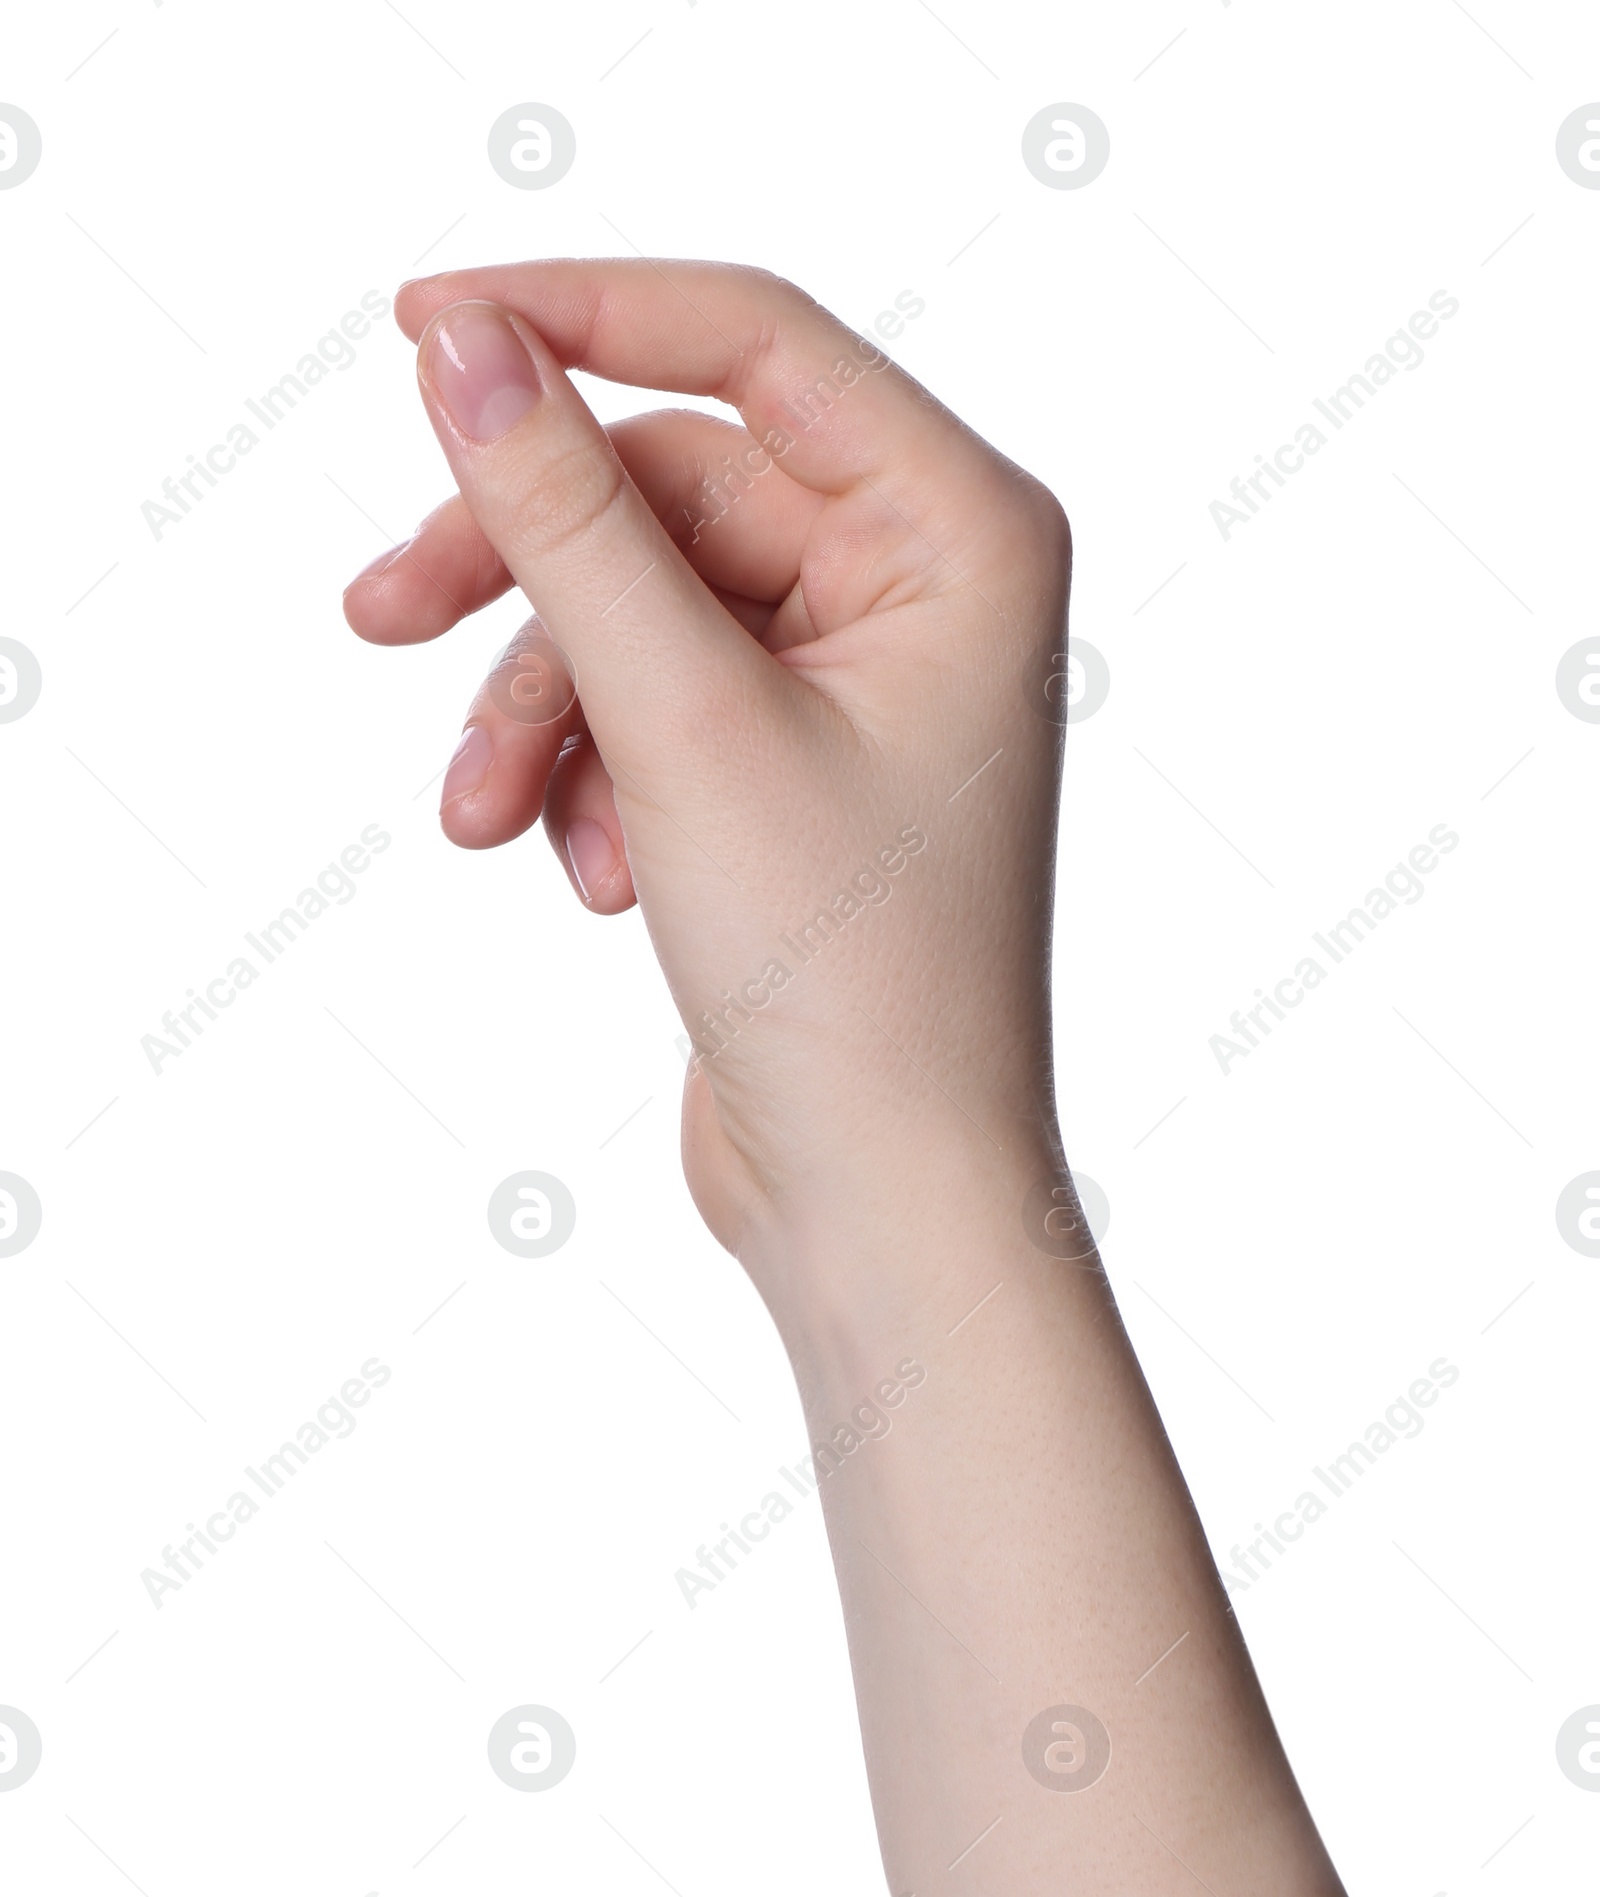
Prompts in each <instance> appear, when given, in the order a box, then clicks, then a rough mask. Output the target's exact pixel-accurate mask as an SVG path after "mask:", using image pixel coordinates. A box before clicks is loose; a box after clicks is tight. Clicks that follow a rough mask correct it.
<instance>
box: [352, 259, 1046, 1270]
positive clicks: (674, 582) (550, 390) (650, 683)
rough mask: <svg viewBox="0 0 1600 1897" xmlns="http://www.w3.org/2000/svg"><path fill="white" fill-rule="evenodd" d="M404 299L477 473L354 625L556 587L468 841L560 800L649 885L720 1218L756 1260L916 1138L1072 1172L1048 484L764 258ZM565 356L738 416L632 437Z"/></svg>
mask: <svg viewBox="0 0 1600 1897" xmlns="http://www.w3.org/2000/svg"><path fill="white" fill-rule="evenodd" d="M396 314H397V317H398V320H399V321H400V323H401V325H402V326H403V328H404V329H405V330H406V332H407V334H409V335H410V336H412V337H413V338H419V339H420V347H419V352H418V375H419V380H420V384H421V390H422V396H423V400H424V402H425V404H426V406H427V409H428V413H429V416H430V418H431V419H432V421H433V425H434V427H435V429H436V431H437V433H438V436H439V440H440V442H441V444H442V445H443V447H444V451H445V454H446V457H447V458H448V460H449V463H450V468H451V472H452V474H453V475H454V476H455V479H456V482H457V485H458V487H459V489H460V496H461V497H460V498H457V499H452V500H450V501H447V502H446V503H445V504H444V506H442V507H441V508H440V509H439V510H438V511H437V512H436V513H435V514H433V515H432V516H431V517H430V519H429V520H428V521H427V522H425V523H424V525H423V526H422V528H421V529H419V531H418V534H417V536H416V537H415V538H414V539H413V540H412V541H411V542H410V543H409V544H408V545H407V546H406V547H405V548H404V549H402V550H401V551H400V552H398V553H396V554H393V555H389V556H385V558H384V560H383V561H381V562H380V563H377V564H376V566H375V567H374V568H369V569H368V571H367V572H366V573H364V574H363V575H362V576H361V577H360V578H359V579H357V580H356V581H355V582H353V583H352V585H351V587H350V589H349V591H348V593H347V595H346V611H347V613H348V615H349V618H350V622H351V624H352V625H353V626H354V627H355V629H356V630H357V631H358V632H360V633H361V634H362V635H363V637H366V638H368V639H372V640H375V641H378V642H380V643H387V644H394V643H403V642H408V641H412V640H417V639H426V638H433V637H436V636H437V635H439V634H440V633H442V632H444V631H446V630H448V628H449V627H450V626H451V625H453V624H454V623H455V622H456V620H457V619H459V618H460V617H462V616H463V615H464V614H467V613H470V612H472V611H474V610H475V609H476V608H477V607H479V606H482V605H484V604H485V603H486V602H488V601H489V600H491V599H493V598H495V597H496V596H497V595H498V594H500V593H501V592H503V591H505V590H506V588H507V587H508V586H510V585H512V584H513V583H514V584H516V585H518V586H520V587H521V589H522V590H523V592H524V593H525V594H526V595H527V596H528V598H529V599H530V600H531V601H532V602H533V605H534V607H535V608H536V611H537V615H538V621H537V622H530V627H529V629H525V635H524V637H523V638H522V639H521V640H519V641H517V642H513V649H511V650H510V652H509V656H508V658H507V659H506V660H505V661H503V662H502V664H501V665H500V666H499V667H497V668H496V672H495V674H494V675H493V676H492V678H491V680H490V682H489V683H488V684H486V686H485V688H484V690H483V691H482V692H480V694H479V696H478V698H477V699H476V700H475V701H474V703H473V706H472V709H471V711H470V712H469V713H468V720H467V730H466V733H465V736H464V739H463V744H462V748H461V749H460V750H459V751H458V752H457V754H456V757H455V760H454V762H453V763H452V765H451V767H450V770H449V773H448V775H447V777H446V780H445V786H444V795H443V809H442V813H441V814H442V820H443V824H444V828H445V831H446V833H447V835H449V836H450V837H451V838H452V839H453V840H454V841H456V842H458V843H461V844H463V845H465V846H467V847H469V848H481V847H484V846H487V845H491V844H497V843H503V842H505V841H507V840H508V839H509V838H511V837H514V836H516V835H518V834H519V833H520V832H521V831H522V830H524V829H525V828H526V827H527V826H528V825H529V824H531V823H532V822H533V820H534V818H535V817H536V816H538V815H539V813H540V811H541V808H542V810H543V813H544V818H545V826H546V829H547V831H548V832H549V835H550V839H551V842H552V843H553V845H554V846H555V848H556V850H557V851H558V853H559V854H560V855H561V856H562V859H563V861H564V862H565V863H566V865H567V868H568V872H569V874H570V875H571V877H572V880H573V883H574V885H575V887H576V889H577V891H578V893H579V895H580V896H581V897H582V899H583V900H584V901H585V902H586V903H587V904H588V905H589V906H590V907H591V908H593V909H595V910H596V911H599V912H602V913H606V914H612V913H615V912H616V911H618V910H620V909H623V908H626V907H627V906H629V904H630V903H631V902H632V901H633V900H634V897H635V895H637V897H638V900H639V901H640V903H641V904H642V905H643V908H644V913H645V918H646V920H647V922H648V924H649V927H650V932H651V937H652V940H653V942H654V944H655V947H656V950H657V953H658V954H659V956H660V958H661V963H662V966H663V968H664V969H665V971H666V975H667V979H668V981H669V983H670V984H671V988H672V992H673V995H674V997H675V999H676V1001H677V1004H678V1007H679V1010H680V1012H681V1014H682V1017H683V1021H684V1024H685V1026H686V1028H687V1030H688V1033H689V1035H690V1037H691V1039H692V1040H693V1042H694V1044H695V1046H696V1049H697V1052H698V1058H697V1059H696V1061H695V1063H694V1065H693V1066H692V1068H691V1072H690V1076H689V1082H688V1088H687V1094H686V1101H685V1138H684V1150H685V1163H686V1167H687V1170H688V1175H689V1183H690V1186H691V1189H692V1190H693V1192H694V1194H695V1198H696V1202H697V1203H698V1204H699V1206H700V1207H701V1209H702V1211H703V1213H704V1214H705V1216H706V1218H707V1220H708V1222H709V1223H710V1225H711V1227H712V1229H713V1230H714V1231H715V1232H716V1234H717V1236H718V1237H719V1238H721V1239H722V1240H723V1242H724V1243H725V1244H727V1245H729V1246H730V1247H733V1248H735V1249H739V1250H740V1251H741V1252H745V1253H748V1252H750V1251H751V1250H752V1249H753V1248H754V1249H758V1248H759V1237H760V1233H761V1230H762V1228H763V1227H764V1226H765V1225H766V1224H767V1223H768V1222H769V1221H770V1219H771V1218H772V1217H773V1216H774V1214H775V1211H776V1209H778V1208H781V1207H783V1206H784V1205H785V1204H786V1203H787V1202H788V1201H790V1200H791V1199H792V1197H793V1195H794V1194H795V1192H796V1188H797V1185H798V1183H799V1182H801V1181H805V1182H807V1183H808V1185H809V1186H810V1187H811V1189H813V1190H815V1189H818V1188H824V1189H827V1190H829V1191H832V1192H835V1193H845V1194H850V1193H854V1192H857V1191H868V1190H870V1189H872V1185H873V1181H874V1180H875V1179H877V1178H879V1177H881V1175H882V1172H883V1170H884V1168H885V1167H886V1166H888V1167H894V1166H895V1165H896V1164H897V1163H899V1162H901V1161H903V1158H904V1155H905V1154H906V1153H908V1152H911V1151H915V1150H917V1149H918V1147H919V1146H923V1147H925V1146H926V1145H927V1143H928V1142H929V1141H930V1140H932V1141H935V1142H937V1143H940V1144H942V1143H943V1142H944V1140H945V1139H947V1138H950V1137H954V1138H956V1139H958V1140H961V1141H964V1142H965V1141H970V1142H972V1143H973V1144H974V1145H975V1146H976V1148H977V1149H978V1150H979V1151H980V1152H995V1153H997V1152H999V1151H1001V1150H1002V1149H1005V1150H1006V1151H1008V1152H1010V1151H1017V1150H1020V1151H1021V1152H1023V1153H1025V1154H1026V1155H1027V1158H1026V1161H1025V1163H1024V1171H1026V1172H1028V1173H1029V1175H1030V1176H1036V1175H1037V1174H1038V1173H1039V1172H1040V1171H1041V1170H1048V1169H1049V1167H1050V1165H1051V1163H1052V1159H1051V1155H1052V1150H1053V1149H1052V1145H1051V1136H1050V1133H1049V1131H1048V1129H1049V1127H1050V1124H1051V1117H1050V1116H1051V1108H1050V1095H1049V1086H1048V1073H1049V1034H1048V1009H1047V987H1046V980H1045V976H1046V971H1047V968H1048V957H1049V942H1050V920H1051V881H1052V861H1053V846H1054V836H1055V813H1056V804H1057V781H1058V770H1059V738H1060V730H1059V727H1058V724H1057V722H1056V718H1055V713H1056V711H1057V709H1058V706H1059V703H1060V700H1059V699H1058V698H1057V697H1056V696H1054V693H1055V692H1057V691H1058V690H1059V687H1060V684H1061V674H1062V671H1063V668H1064V663H1065V661H1064V658H1063V652H1064V645H1065V613H1066V600H1067V584H1068V565H1069V558H1070V546H1069V539H1068V533H1067V525H1066V520H1065V518H1064V516H1063V514H1062V511H1061V509H1060V507H1059V506H1058V505H1057V503H1056V501H1055V500H1054V499H1053V498H1052V496H1051V495H1050V494H1049V493H1048V492H1047V491H1046V490H1045V489H1044V488H1043V487H1041V486H1040V485H1039V483H1038V482H1037V481H1034V480H1033V479H1031V478H1030V477H1029V476H1028V475H1026V474H1024V473H1023V472H1022V471H1021V470H1020V469H1018V468H1017V467H1015V466H1013V465H1012V464H1011V463H1010V462H1008V461H1007V460H1006V459H1005V458H1004V457H1003V456H1001V455H1000V454H998V453H996V452H995V450H993V449H992V448H990V447H988V446H987V445H986V444H985V443H984V442H982V441H981V440H979V439H978V437H977V436H975V435H974V434H973V433H972V432H971V430H970V429H968V428H966V427H965V426H964V425H963V424H962V423H961V422H959V421H958V420H957V419H956V418H955V417H954V416H953V415H951V414H950V413H949V412H948V411H947V410H945V409H944V408H942V407H941V406H940V405H939V404H938V403H937V402H936V401H935V400H934V399H933V398H932V397H931V396H930V395H929V394H928V393H927V391H926V390H925V389H923V388H921V387H919V386H918V384H916V383H915V382H914V381H912V380H911V378H910V377H909V376H907V375H905V374H903V373H902V372H901V371H900V370H899V369H897V368H895V367H894V366H893V365H892V364H891V363H890V362H889V361H888V360H887V358H885V357H884V356H883V355H882V354H881V353H880V352H879V351H878V350H877V349H876V348H875V347H873V346H872V345H871V344H870V343H867V342H865V341H863V340H862V339H861V338H860V337H858V336H856V335H855V334H854V333H853V332H852V331H850V330H849V329H848V328H846V327H845V325H843V324H842V323H840V322H839V321H838V320H837V319H836V318H835V317H833V316H831V315H829V314H828V312H827V311H825V310H823V309H821V308H820V307H819V306H818V305H817V304H816V303H815V302H813V301H812V300H811V299H810V298H809V297H807V296H805V295H804V294H802V292H800V291H799V290H797V289H796V288H794V287H793V286H792V285H791V284H788V283H784V282H782V281H780V280H779V279H777V278H775V277H772V276H769V275H767V274H765V273H764V272H761V271H755V270H746V269H739V268H734V267H731V266H727V265H720V264H680V263H660V264H658V263H654V262H647V261H643V260H640V261H633V262H617V263H583V262H559V263H534V264H521V265H515V266H508V267H505V268H496V269H484V270H473V271H465V272H459V273H455V274H452V275H448V276H442V277H434V278H430V279H427V280H425V281H422V282H418V283H412V284H408V285H407V286H406V287H405V288H404V289H403V290H402V291H401V293H400V295H399V298H398V299H397V305H396ZM571 369H583V370H586V371H588V372H590V373H592V374H595V375H600V376H605V377H607V378H609V379H611V380H613V381H618V382H629V383H635V384H639V385H642V386H645V387H650V388H670V389H676V390H680V391H683V392H686V393H690V394H695V395H710V396H715V397H717V398H719V399H720V400H722V401H725V402H727V403H729V404H730V405H731V406H733V407H734V408H736V409H737V410H738V412H739V416H740V418H741V419H740V422H739V423H738V424H731V425H730V424H729V423H727V422H723V421H719V420H715V419H712V418H711V417H708V416H705V415H702V414H699V413H694V412H689V411H682V410H678V411H667V412H661V413H655V414H648V415H643V416H639V417H637V418H635V419H633V420H631V421H628V422H624V423H621V424H619V425H617V426H614V427H612V428H611V429H609V430H607V429H605V428H603V427H602V426H601V425H600V423H599V422H598V421H597V420H596V419H595V417H594V415H593V414H592V413H591V412H590V410H589V408H588V407H587V406H586V404H585V403H584V401H583V399H582V397H581V396H580V395H579V393H578V391H577V390H576V388H575V387H574V386H573V384H572V382H571V381H570V380H569V378H568V374H567V372H568V370H571ZM541 624H542V631H543V633H544V634H546V635H547V636H548V638H549V639H550V640H553V641H554V642H555V645H556V646H558V647H559V648H561V650H562V652H564V653H565V654H566V655H567V657H568V660H569V662H570V665H571V668H572V671H573V673H574V675H575V678H576V684H577V692H578V697H577V701H576V702H575V703H573V704H572V705H571V706H570V708H568V709H566V710H565V711H562V712H561V714H560V715H559V716H556V717H554V718H553V719H552V720H551V721H550V722H526V721H525V720H526V719H528V718H529V717H530V716H537V715H541V713H540V711H539V707H540V705H541V704H542V705H544V706H547V707H548V708H549V710H552V711H553V710H558V709H559V707H560V706H561V703H562V701H563V699H564V698H565V696H566V694H565V693H564V692H562V691H561V689H560V687H561V681H560V679H559V678H554V679H552V677H551V671H550V666H549V665H548V663H541V659H540V657H539V656H538V655H540V654H543V655H545V657H546V658H547V659H548V656H549V648H548V646H547V645H545V644H544V643H543V642H542V641H541V640H540V639H539V637H538V633H539V630H540V626H541ZM519 650H520V651H522V652H524V653H525V654H526V655H527V656H526V658H525V659H522V660H519V658H518V656H517V654H518V651H519ZM557 664H559V661H557ZM519 665H521V666H522V667H523V671H522V673H521V676H522V679H523V684H522V688H521V691H520V693H518V692H517V690H516V689H515V682H516V680H517V678H518V676H519V671H518V668H519ZM530 668H531V669H530ZM519 696H520V697H521V698H523V699H524V700H528V701H531V703H532V706H533V710H532V711H531V712H530V711H529V710H527V709H524V708H522V707H520V706H519V705H518V703H517V699H518V697H519ZM1030 701H1031V706H1032V708H1030ZM542 715H543V716H548V715H549V712H548V711H546V712H544V713H543V714H542ZM1019 1177H1020V1175H1019ZM763 1288H764V1289H765V1288H767V1287H763Z"/></svg>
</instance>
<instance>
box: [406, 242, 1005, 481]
mask: <svg viewBox="0 0 1600 1897" xmlns="http://www.w3.org/2000/svg"><path fill="white" fill-rule="evenodd" d="M465 301H484V302H491V303H498V304H501V305H503V306H504V307H506V308H508V309H512V310H515V311H516V312H517V314H518V315H520V316H522V317H524V318H526V320H527V321H528V322H530V323H531V324H532V325H533V326H534V328H535V329H537V330H538V332H539V334H540V335H541V336H542V337H543V338H544V339H545V341H546V342H547V343H548V344H549V346H550V348H551V350H552V351H553V352H554V354H555V355H556V357H557V358H558V359H559V361H560V362H561V364H562V366H563V368H567V369H582V370H585V371H587V372H588V373H589V374H591V375H598V376H603V377H604V378H605V379H606V380H607V381H611V382H626V383H631V384H633V385H634V386H636V387H640V388H650V389H671V390H676V391H677V392H679V393H680V394H684V395H709V396H712V397H715V398H716V399H717V400H718V401H723V402H727V403H729V404H730V405H731V406H733V407H734V408H736V409H738V411H739V413H740V415H741V416H742V417H743V420H744V423H745V426H746V427H747V428H748V429H749V431H750V432H751V434H753V435H754V436H755V438H756V440H757V441H758V442H760V443H761V444H762V446H763V447H764V448H766V450H767V452H768V453H769V454H771V455H772V456H773V457H774V459H776V460H780V461H781V462H782V465H783V469H784V472H785V473H786V474H789V475H791V476H793V478H794V479H795V480H797V481H799V482H800V483H801V484H802V485H804V486H806V487H809V488H811V489H813V490H814V491H816V492H818V493H823V494H843V493H846V492H848V491H850V490H851V489H852V488H854V487H856V486H857V485H858V484H861V483H867V484H870V483H871V482H873V481H874V480H876V479H878V478H879V477H882V478H884V479H886V480H889V481H890V482H891V483H892V484H893V485H894V486H895V487H900V486H901V483H900V481H898V480H896V479H895V477H896V476H897V475H901V476H907V477H909V476H910V474H911V472H912V470H913V469H915V468H917V467H918V465H919V464H923V463H925V460H926V457H928V456H931V455H933V454H937V455H938V456H939V457H940V460H941V463H942V464H943V468H944V471H945V472H947V473H949V472H956V473H957V474H959V472H960V467H961V463H962V461H963V460H966V459H969V458H970V462H971V466H972V468H973V469H974V470H976V469H977V468H978V467H979V466H980V465H983V464H987V465H988V466H989V467H990V468H991V469H992V467H993V464H994V462H995V460H996V457H995V456H994V454H993V452H992V450H990V449H988V448H987V447H986V445H985V444H984V443H983V442H981V441H980V440H979V438H978V437H977V436H976V435H974V434H973V433H972V432H971V431H970V430H969V429H968V428H967V427H966V426H965V424H963V423H962V422H960V421H958V420H957V418H956V417H955V416H954V415H952V414H951V413H950V411H949V410H948V409H946V408H944V407H943V406H942V405H941V404H940V403H938V402H937V401H935V400H934V398H933V397H932V396H931V395H930V394H929V393H928V391H927V390H926V389H924V388H923V387H922V386H921V384H920V383H918V382H915V381H914V380H913V379H912V378H911V377H910V376H908V375H906V374H905V372H904V371H903V370H901V369H898V368H896V367H895V365H894V364H893V363H892V362H891V361H890V360H889V358H888V357H887V356H886V355H885V354H884V353H883V351H882V350H881V349H879V348H878V347H877V345H876V344H875V343H871V342H869V341H867V340H866V338H865V337H862V336H858V335H857V334H856V333H855V331H854V330H852V329H850V328H849V327H848V326H847V325H846V324H844V323H842V322H841V321H840V320H839V319H838V317H836V316H834V315H833V314H832V313H831V312H830V311H828V310H825V309H824V308H823V307H822V305H821V304H820V303H818V302H816V301H815V300H814V299H813V298H812V297H809V296H807V295H806V294H805V293H804V292H803V291H802V290H799V289H797V288H796V287H795V285H794V284H792V283H788V282H785V281H784V279H782V278H781V277H776V276H773V275H772V274H771V273H770V272H769V271H765V270H755V269H751V268H748V267H745V266H742V265H737V264H720V263H681V262H677V261H675V260H667V261H661V262H658V261H656V260H655V259H653V258H646V257H630V258H613V259H598V260H594V261H590V260H588V259H573V258H561V259H554V260H551V261H549V262H535V263H521V264H497V265H490V266H488V267H486V268H483V269H477V270H456V271H450V272H447V273H446V274H445V275H443V276H437V277H424V278H420V279H418V280H417V281H416V282H413V283H407V284H404V285H402V287H401V289H400V291H399V293H398V294H397V296H396V297H395V316H396V319H397V321H398V322H399V324H400V327H401V328H402V329H403V330H404V331H405V333H406V335H407V336H409V337H410V338H411V340H412V341H413V342H414V341H416V339H417V338H418V337H419V336H420V335H421V334H422V331H423V330H424V329H425V328H426V327H427V324H428V322H429V319H430V318H431V317H433V316H434V315H436V314H437V313H438V311H440V310H442V309H445V308H448V307H449V306H450V305H451V304H453V303H460V302H465ZM952 459H953V460H954V463H955V466H954V468H952Z"/></svg>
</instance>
